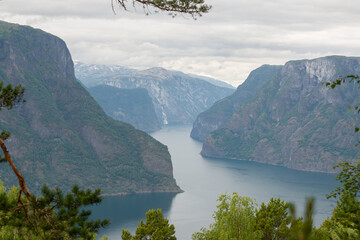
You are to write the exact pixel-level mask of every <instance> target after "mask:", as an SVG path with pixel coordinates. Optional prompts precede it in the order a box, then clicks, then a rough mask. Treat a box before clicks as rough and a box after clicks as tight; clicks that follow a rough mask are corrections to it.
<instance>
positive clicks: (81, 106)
mask: <svg viewBox="0 0 360 240" xmlns="http://www.w3.org/2000/svg"><path fill="white" fill-rule="evenodd" d="M0 79H1V81H4V82H5V83H11V84H13V85H16V84H22V85H23V86H24V87H25V88H26V93H25V99H26V100H27V102H26V103H24V104H20V105H18V106H17V107H16V108H15V109H12V110H10V111H7V110H4V111H1V112H0V129H6V130H9V131H11V132H12V136H11V138H10V139H9V140H8V141H7V143H6V144H7V145H8V147H9V149H10V153H11V154H12V157H13V159H14V162H15V164H16V165H17V166H18V168H19V169H20V171H21V173H22V174H23V175H24V176H25V179H26V180H27V183H28V186H29V187H30V190H31V191H33V192H39V189H40V188H41V186H42V185H43V184H44V183H46V184H48V185H50V186H55V185H57V186H60V187H61V188H62V189H64V190H68V189H69V188H70V187H71V186H72V185H73V184H78V185H79V186H81V187H90V188H101V189H102V190H103V192H104V193H107V194H117V193H129V192H163V191H175V192H176V191H179V190H180V189H179V187H178V186H177V185H176V183H175V180H174V179H173V175H172V164H171V159H170V154H169V152H168V150H167V147H166V146H164V145H162V144H161V143H159V142H158V141H156V140H155V139H153V138H152V137H150V136H149V135H147V134H146V133H144V132H142V131H138V130H136V129H134V128H133V127H132V126H130V125H129V124H126V123H122V122H119V121H116V120H113V119H111V118H110V117H108V116H107V115H106V114H105V113H104V111H103V110H102V109H101V108H100V106H99V105H98V104H97V103H96V102H95V101H94V99H93V98H92V97H91V96H90V95H89V93H88V92H87V91H86V90H85V89H84V88H83V87H82V86H81V84H80V83H79V82H77V81H76V79H75V76H74V66H73V62H72V59H71V56H70V53H69V51H68V49H67V47H66V45H65V43H64V42H63V41H62V40H61V39H59V38H57V37H55V36H52V35H50V34H48V33H45V32H43V31H41V30H35V29H33V28H30V27H27V26H20V25H15V24H9V23H5V22H0ZM0 176H1V179H2V180H3V181H4V182H5V184H6V185H8V186H9V185H17V182H16V181H15V178H14V174H13V173H12V171H11V170H10V167H9V166H8V164H6V163H3V164H0Z"/></svg>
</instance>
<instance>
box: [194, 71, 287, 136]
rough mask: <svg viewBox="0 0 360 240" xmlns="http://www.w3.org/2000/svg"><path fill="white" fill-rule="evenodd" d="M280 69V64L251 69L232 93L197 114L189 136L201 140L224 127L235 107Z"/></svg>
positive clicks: (251, 95) (253, 94)
mask: <svg viewBox="0 0 360 240" xmlns="http://www.w3.org/2000/svg"><path fill="white" fill-rule="evenodd" d="M280 69H281V66H270V65H263V66H261V67H259V68H258V69H256V70H254V71H252V72H251V73H250V75H249V77H248V78H247V79H246V80H245V82H244V83H243V84H241V85H240V86H239V87H238V88H237V89H236V91H235V92H234V93H233V94H232V95H230V96H228V97H226V98H223V99H221V100H219V101H217V102H216V103H215V104H214V105H213V106H211V107H210V108H209V109H208V110H206V111H205V112H202V113H200V114H199V115H198V117H197V118H196V120H195V122H194V124H193V128H192V130H191V137H192V138H194V139H196V140H198V141H202V142H203V141H205V139H206V137H207V136H208V135H209V134H210V133H211V132H212V131H215V130H216V129H219V128H222V127H224V126H225V124H226V123H227V122H228V121H229V120H230V118H231V116H232V115H233V114H234V112H235V111H236V109H237V108H238V107H239V106H240V105H241V104H243V103H245V102H247V101H249V100H250V99H251V98H252V97H254V96H255V94H256V92H257V91H258V90H259V89H260V88H261V87H262V86H264V84H266V83H267V82H268V81H270V80H271V78H272V77H273V76H274V75H275V73H276V72H278V71H279V70H280Z"/></svg>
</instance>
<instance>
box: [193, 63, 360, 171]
mask: <svg viewBox="0 0 360 240" xmlns="http://www.w3.org/2000/svg"><path fill="white" fill-rule="evenodd" d="M359 73H360V58H351V57H342V56H331V57H323V58H318V59H314V60H301V61H290V62H288V63H286V64H285V65H284V66H282V67H279V66H262V67H260V68H258V69H256V70H254V71H253V72H252V73H251V74H250V76H249V78H248V79H247V80H246V81H245V83H244V85H243V86H242V85H241V86H239V88H238V89H237V91H236V92H235V93H234V94H233V95H231V96H230V97H228V98H225V99H223V100H220V101H218V102H217V103H216V104H214V106H213V107H212V108H210V109H209V110H208V111H206V112H204V113H202V114H200V115H199V117H198V119H197V121H196V122H195V124H194V128H193V130H192V136H193V137H194V138H196V139H199V140H205V141H204V145H203V149H202V152H201V154H202V155H203V156H207V157H216V158H231V159H245V160H254V161H257V162H262V163H268V164H274V165H281V166H285V167H289V168H294V169H299V170H307V171H322V172H333V171H334V170H333V168H332V167H333V166H334V165H335V164H336V163H337V162H341V161H353V160H354V159H355V158H356V157H357V156H359V155H360V154H359V149H358V148H355V144H356V143H357V141H358V140H359V137H358V136H357V135H356V134H355V133H354V124H356V123H358V122H359V116H358V114H356V113H355V112H354V111H349V110H348V108H349V106H356V105H357V104H358V103H359V102H360V95H359V92H358V91H359V90H358V88H357V85H356V84H355V85H354V84H346V85H344V86H341V87H337V88H335V89H328V88H326V87H325V86H324V85H322V84H321V83H323V82H326V81H330V80H335V79H337V78H338V77H340V76H346V75H349V74H355V75H356V74H359ZM252 84H255V85H254V86H257V88H258V87H259V84H260V85H263V86H262V87H261V88H260V89H259V90H257V91H256V89H255V88H251V87H249V85H252ZM252 90H254V91H252ZM245 91H246V92H247V95H248V96H247V97H246V94H245V95H243V92H245ZM240 95H241V96H242V98H240ZM209 132H210V133H209Z"/></svg>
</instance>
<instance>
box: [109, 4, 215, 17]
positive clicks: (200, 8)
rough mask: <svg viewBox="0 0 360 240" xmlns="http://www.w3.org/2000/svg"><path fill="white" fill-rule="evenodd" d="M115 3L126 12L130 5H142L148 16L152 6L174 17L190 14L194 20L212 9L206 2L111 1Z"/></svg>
mask: <svg viewBox="0 0 360 240" xmlns="http://www.w3.org/2000/svg"><path fill="white" fill-rule="evenodd" d="M114 1H115V2H117V3H118V4H119V6H120V7H121V8H123V9H125V10H127V9H128V5H132V6H133V7H135V6H136V5H141V6H142V7H143V8H144V10H145V12H146V14H149V13H150V10H149V8H148V7H149V6H150V7H153V8H154V9H155V11H164V12H168V13H169V14H170V15H171V16H173V17H175V16H176V15H177V14H190V15H191V16H192V17H193V18H194V19H196V17H201V16H202V14H204V13H207V12H208V11H209V10H210V9H211V6H210V5H207V4H205V1H204V0H111V3H112V5H113V3H114ZM113 9H114V7H113Z"/></svg>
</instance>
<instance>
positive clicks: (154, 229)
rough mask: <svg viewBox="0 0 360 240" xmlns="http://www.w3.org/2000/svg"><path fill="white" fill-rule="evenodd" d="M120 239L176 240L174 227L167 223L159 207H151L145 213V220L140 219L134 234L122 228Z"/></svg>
mask: <svg viewBox="0 0 360 240" xmlns="http://www.w3.org/2000/svg"><path fill="white" fill-rule="evenodd" d="M121 238H122V240H143V239H154V240H176V237H175V227H174V225H173V224H171V225H170V224H169V220H168V219H167V218H164V217H163V214H162V211H161V209H157V210H154V209H151V210H149V211H148V212H147V213H146V221H145V223H144V222H143V220H141V221H140V224H139V226H138V228H137V229H136V232H135V236H132V235H131V233H130V232H129V231H128V230H122V235H121Z"/></svg>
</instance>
